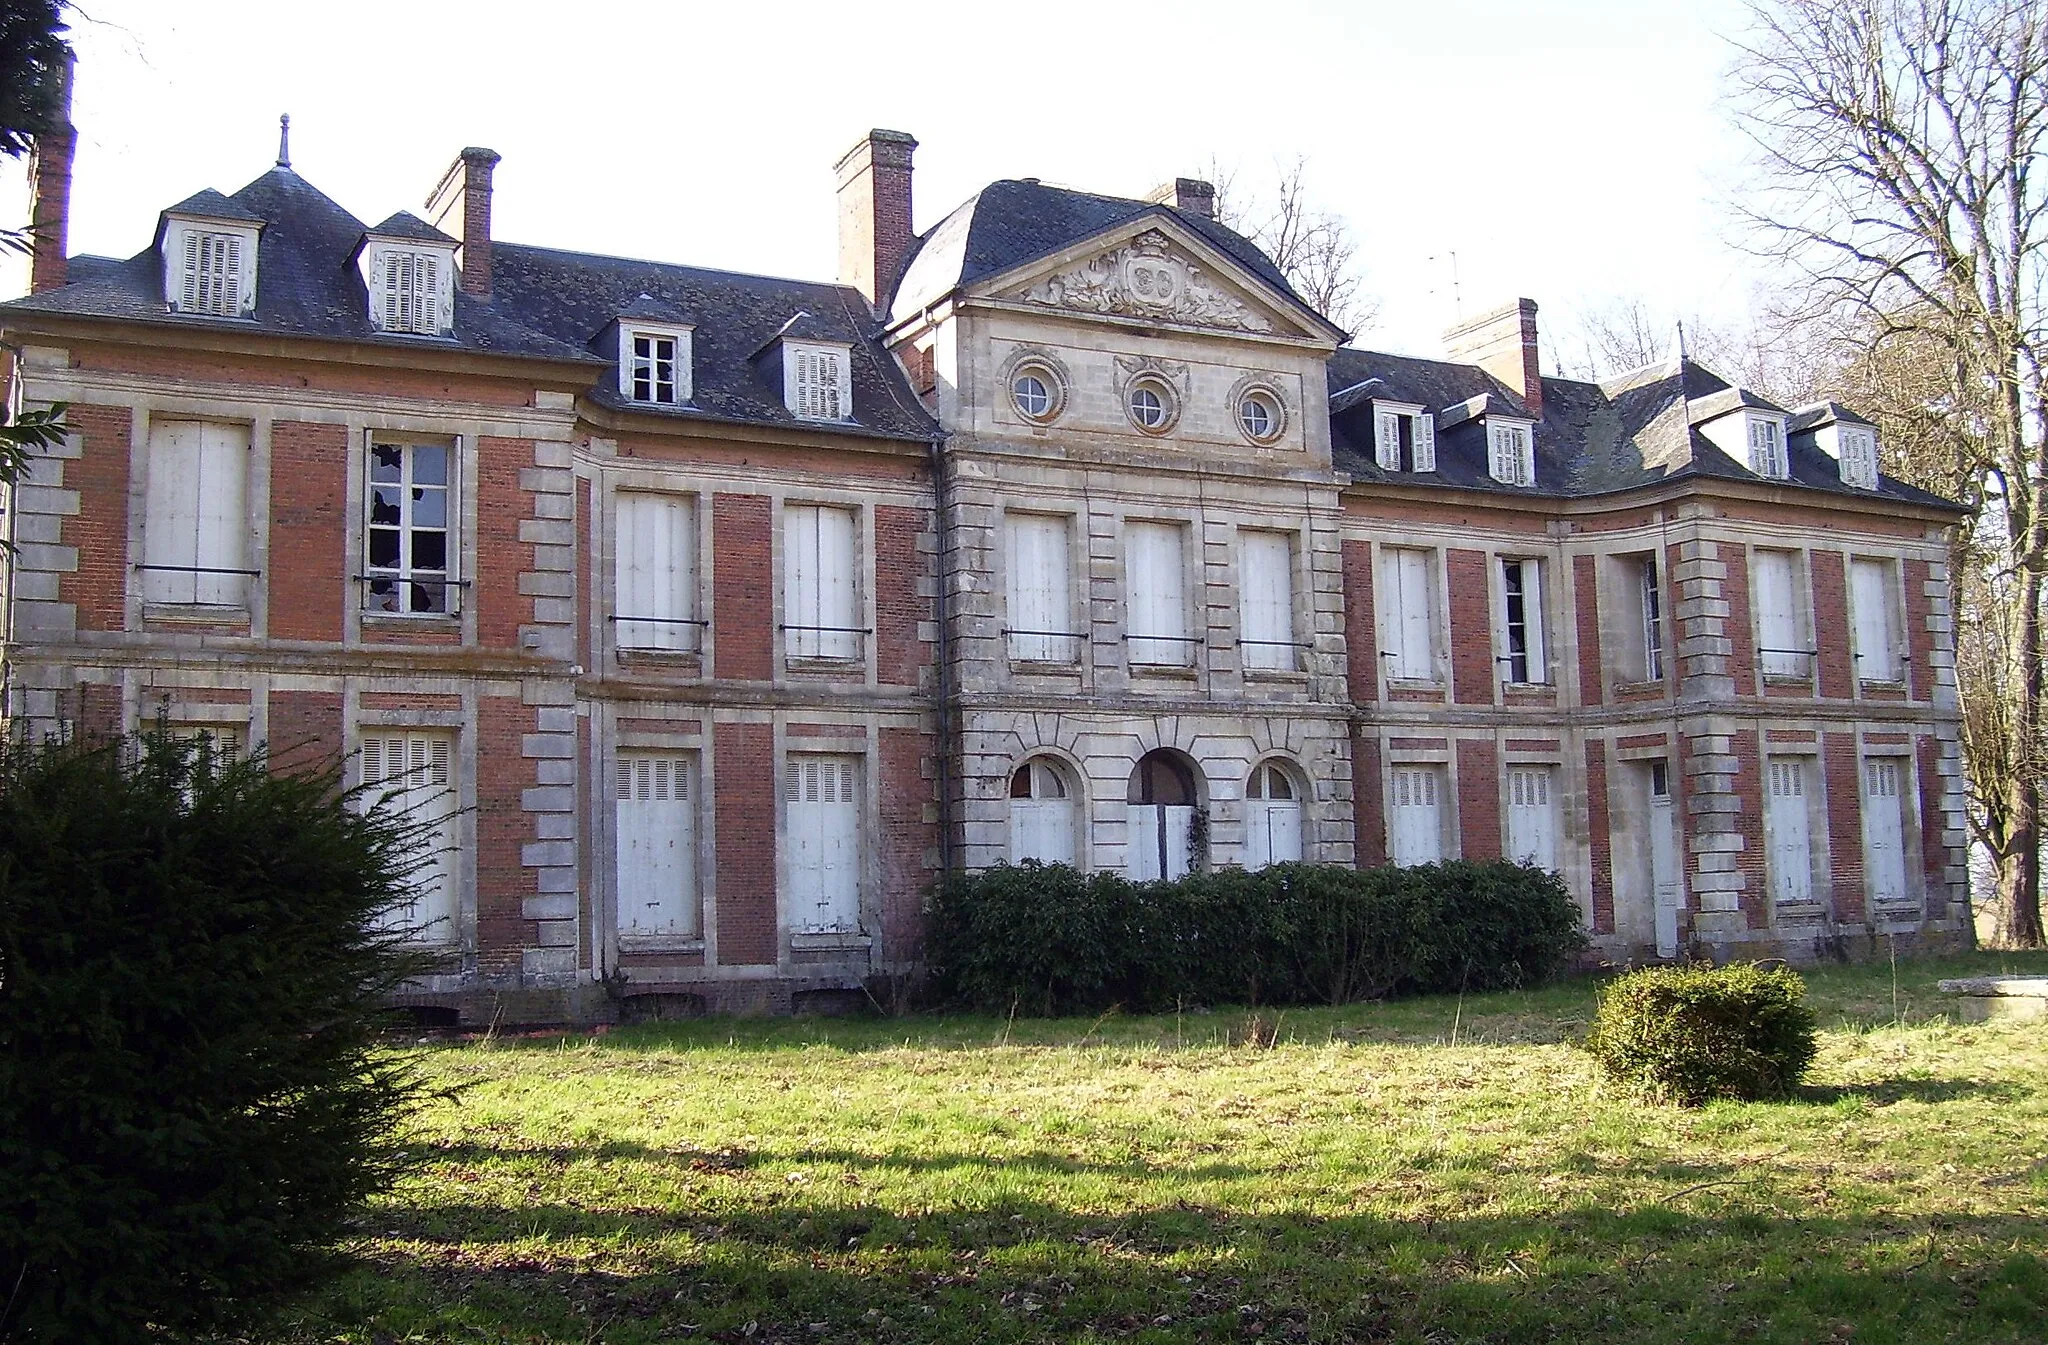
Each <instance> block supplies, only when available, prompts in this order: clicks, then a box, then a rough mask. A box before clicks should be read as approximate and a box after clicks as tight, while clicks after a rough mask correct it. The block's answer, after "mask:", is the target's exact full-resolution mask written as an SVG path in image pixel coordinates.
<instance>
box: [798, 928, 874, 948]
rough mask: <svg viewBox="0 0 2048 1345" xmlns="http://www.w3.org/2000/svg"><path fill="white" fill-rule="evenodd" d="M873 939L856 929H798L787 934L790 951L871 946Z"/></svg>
mask: <svg viewBox="0 0 2048 1345" xmlns="http://www.w3.org/2000/svg"><path fill="white" fill-rule="evenodd" d="M873 944H874V940H873V939H871V938H869V937H868V936H867V935H865V934H863V933H861V932H860V931H859V930H857V929H799V930H793V931H791V933H790V936H789V947H790V951H791V952H796V953H813V952H824V951H830V950H833V949H842V948H843V949H849V950H851V949H861V948H868V947H872V946H873Z"/></svg>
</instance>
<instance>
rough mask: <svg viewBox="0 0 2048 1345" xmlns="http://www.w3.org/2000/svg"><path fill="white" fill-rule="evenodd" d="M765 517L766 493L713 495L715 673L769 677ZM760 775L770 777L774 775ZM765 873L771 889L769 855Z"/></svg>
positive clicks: (770, 605)
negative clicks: (767, 870) (767, 873)
mask: <svg viewBox="0 0 2048 1345" xmlns="http://www.w3.org/2000/svg"><path fill="white" fill-rule="evenodd" d="M769 519H770V514H769V504H768V497H767V496H766V495H726V494H719V495H715V496H713V497H712V500H711V547H712V552H711V555H712V559H711V621H712V626H711V631H712V638H713V640H714V641H716V643H717V649H716V651H715V653H714V655H713V657H714V658H715V659H716V660H717V662H718V668H717V673H718V676H720V677H724V678H742V679H746V680H749V681H766V680H768V678H769V677H771V676H773V675H774V652H775V642H774V629H773V627H774V622H775V615H774V614H775V546H774V537H773V535H772V527H771V524H770V521H769ZM724 731H725V729H724V727H723V726H721V727H720V729H719V732H720V733H723V732H724ZM721 769H722V768H721ZM761 778H762V779H763V780H764V781H772V780H773V778H774V773H773V772H772V771H770V772H769V773H768V774H766V775H763V776H762V777H761ZM769 872H770V875H771V882H770V884H769V887H770V890H771V891H772V890H773V887H774V884H773V882H772V875H773V872H774V861H773V857H772V856H771V858H770V861H769ZM720 942H721V945H722V944H723V927H722V926H721V934H720ZM771 942H772V940H771ZM722 952H723V950H722V948H721V960H725V959H723V956H722ZM769 960H770V961H772V960H773V958H772V957H771V958H770V959H769Z"/></svg>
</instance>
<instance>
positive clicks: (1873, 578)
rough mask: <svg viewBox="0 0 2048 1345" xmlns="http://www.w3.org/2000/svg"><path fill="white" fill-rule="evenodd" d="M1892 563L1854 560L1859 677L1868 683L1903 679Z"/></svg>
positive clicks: (1852, 589)
mask: <svg viewBox="0 0 2048 1345" xmlns="http://www.w3.org/2000/svg"><path fill="white" fill-rule="evenodd" d="M1888 568H1890V567H1889V564H1888V562H1885V561H1876V560H1858V561H1851V562H1850V564H1849V601H1850V603H1851V604H1852V606H1853V607H1854V608H1855V620H1856V675H1857V676H1858V677H1859V678H1861V679H1862V680H1863V681H1866V682H1896V681H1898V680H1899V646H1898V635H1897V628H1896V626H1895V625H1894V623H1893V621H1892V594H1891V584H1890V582H1889V576H1888V575H1887V574H1886V573H1885V571H1886V570H1887V569H1888Z"/></svg>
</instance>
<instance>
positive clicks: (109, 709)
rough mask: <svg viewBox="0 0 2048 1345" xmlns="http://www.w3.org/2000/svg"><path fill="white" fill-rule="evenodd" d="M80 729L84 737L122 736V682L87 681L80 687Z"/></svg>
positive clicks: (80, 734) (81, 735) (80, 733)
mask: <svg viewBox="0 0 2048 1345" xmlns="http://www.w3.org/2000/svg"><path fill="white" fill-rule="evenodd" d="M78 731H79V736H80V737H82V738H115V737H119V736H120V733H121V685H120V683H118V682H87V683H84V684H83V685H81V686H80V687H79V688H78Z"/></svg>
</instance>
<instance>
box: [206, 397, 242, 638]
mask: <svg viewBox="0 0 2048 1345" xmlns="http://www.w3.org/2000/svg"><path fill="white" fill-rule="evenodd" d="M248 502H249V428H248V426H246V425H202V426H200V427H199V474H198V496H197V498H196V499H195V501H194V503H193V514H194V516H195V523H196V525H197V526H196V545H195V546H194V552H195V554H196V555H197V556H198V557H199V559H198V560H197V561H196V562H195V563H196V564H198V565H200V566H203V567H205V568H206V569H208V570H210V571H213V573H207V574H200V575H196V576H194V578H195V580H196V582H195V584H194V585H193V589H194V600H195V601H197V602H201V603H206V604H210V605H213V606H217V607H240V606H242V605H243V604H244V603H246V602H247V601H248V584H249V581H248V577H247V576H246V575H240V574H235V573H231V572H232V571H235V570H244V569H247V568H248V564H249V521H248Z"/></svg>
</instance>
